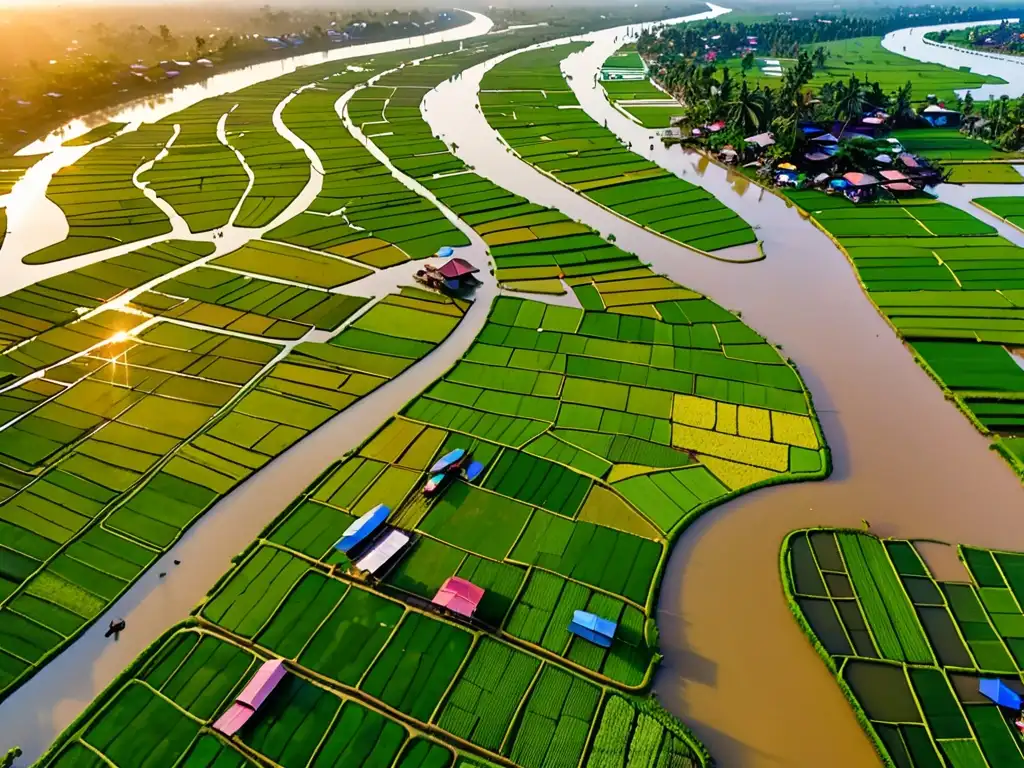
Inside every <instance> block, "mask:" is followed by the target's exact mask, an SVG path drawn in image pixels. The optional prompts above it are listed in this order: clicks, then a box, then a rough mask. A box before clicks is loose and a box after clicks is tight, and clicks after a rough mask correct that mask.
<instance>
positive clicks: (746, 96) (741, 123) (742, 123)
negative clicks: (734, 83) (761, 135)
mask: <svg viewBox="0 0 1024 768" xmlns="http://www.w3.org/2000/svg"><path fill="white" fill-rule="evenodd" d="M766 102H767V99H765V96H764V92H763V91H761V90H760V89H757V90H753V91H751V90H750V86H749V85H747V81H746V80H743V82H742V83H740V90H739V92H738V93H737V94H736V98H735V99H733V100H732V101H731V102H729V104H728V105H727V110H726V114H727V115H728V118H729V122H730V123H732V124H733V125H735V126H736V127H738V128H739V129H740V130H741V132H742V133H743V135H744V136H750V135H751V134H754V133H758V132H760V131H761V130H762V129H763V128H764V126H765V124H766V122H767V121H766V119H765V118H766V117H767V116H768V105H767V103H766Z"/></svg>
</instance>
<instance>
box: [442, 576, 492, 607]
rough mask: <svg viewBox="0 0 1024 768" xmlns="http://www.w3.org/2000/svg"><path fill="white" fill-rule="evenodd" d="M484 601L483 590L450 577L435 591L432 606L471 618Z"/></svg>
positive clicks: (455, 577)
mask: <svg viewBox="0 0 1024 768" xmlns="http://www.w3.org/2000/svg"><path fill="white" fill-rule="evenodd" d="M483 599H484V589H483V588H482V587H478V586H477V585H476V584H474V583H473V582H471V581H466V580H465V579H460V578H459V577H458V576H452V577H451V578H450V579H448V580H447V581H446V582H445V583H444V584H442V585H441V588H440V589H439V590H437V594H436V595H434V599H433V600H432V601H431V602H433V603H434V605H440V606H441V607H442V608H447V609H448V610H449V611H454V612H455V613H458V614H460V615H462V616H467V617H469V616H472V615H473V612H474V611H475V610H476V608H477V606H478V605H480V601H481V600H483Z"/></svg>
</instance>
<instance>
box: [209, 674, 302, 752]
mask: <svg viewBox="0 0 1024 768" xmlns="http://www.w3.org/2000/svg"><path fill="white" fill-rule="evenodd" d="M287 674H288V670H287V669H285V666H284V662H283V661H281V659H271V660H270V661H266V662H264V663H263V666H262V667H260V668H259V669H258V670H257V672H256V674H255V675H253V676H252V679H251V680H250V681H249V682H248V683H246V685H245V688H243V689H242V692H241V693H240V694H238V697H237V698H236V699H235V701H234V703H233V704H232V705H231V706H230V707H229V708H228V710H227V712H225V713H224V714H223V715H221V716H220V717H218V718H217V722H215V723H214V724H213V729H214V730H215V731H219V732H220V733H223V734H224V735H225V736H234V735H235V734H236V733H238V731H239V729H240V728H241V727H242V726H243V725H245V724H246V723H247V722H248V721H249V719H250V718H251V717H252V716H253V715H255V714H256V710H257V709H259V708H260V705H261V704H263V702H264V701H266V700H267V697H268V696H270V694H271V693H272V692H273V691H274V689H275V688H276V687H277V684H278V683H280V682H281V681H282V680H283V679H284V676H285V675H287Z"/></svg>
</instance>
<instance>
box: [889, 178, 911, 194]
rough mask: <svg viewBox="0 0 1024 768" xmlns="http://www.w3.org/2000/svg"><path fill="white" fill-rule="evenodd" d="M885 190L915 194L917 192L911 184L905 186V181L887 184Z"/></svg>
mask: <svg viewBox="0 0 1024 768" xmlns="http://www.w3.org/2000/svg"><path fill="white" fill-rule="evenodd" d="M886 189H891V190H893V191H894V192H916V191H917V187H915V186H914V185H913V184H907V182H905V181H896V182H893V183H892V184H889V185H888V186H887V187H886Z"/></svg>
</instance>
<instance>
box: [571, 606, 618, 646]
mask: <svg viewBox="0 0 1024 768" xmlns="http://www.w3.org/2000/svg"><path fill="white" fill-rule="evenodd" d="M617 628H618V625H617V624H616V623H615V622H614V621H609V620H608V619H602V618H601V617H600V616H595V615H594V614H592V613H588V612H587V611H573V614H572V621H571V622H569V631H570V632H572V633H573V634H574V635H579V636H580V637H582V638H584V639H585V640H589V641H590V642H592V643H595V644H596V645H600V646H602V647H604V648H607V647H609V646H610V645H611V644H612V639H613V638H614V637H615V630H616V629H617Z"/></svg>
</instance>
